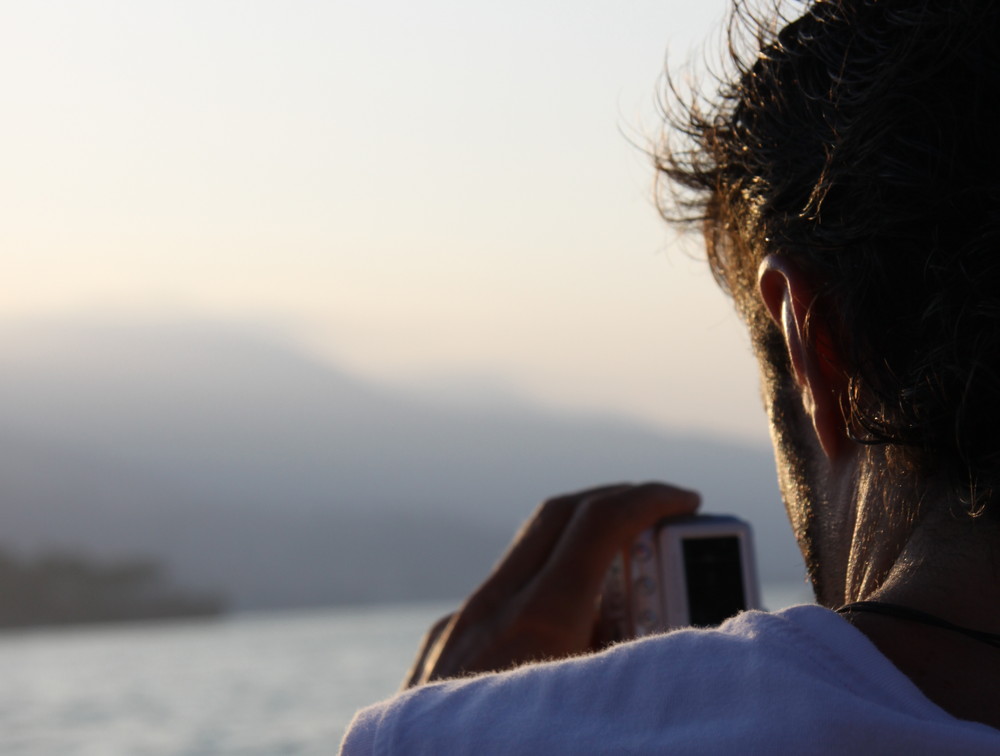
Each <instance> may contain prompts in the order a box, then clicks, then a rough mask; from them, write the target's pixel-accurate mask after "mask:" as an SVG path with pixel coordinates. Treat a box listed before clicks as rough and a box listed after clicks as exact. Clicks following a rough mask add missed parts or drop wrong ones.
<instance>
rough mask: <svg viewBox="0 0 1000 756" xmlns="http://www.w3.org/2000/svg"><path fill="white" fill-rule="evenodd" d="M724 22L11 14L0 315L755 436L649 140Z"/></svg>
mask: <svg viewBox="0 0 1000 756" xmlns="http://www.w3.org/2000/svg"><path fill="white" fill-rule="evenodd" d="M724 7H725V2H723V1H722V0H699V2H697V3H695V2H691V1H690V0H660V1H659V2H648V1H646V0H631V1H630V2H627V3H622V2H618V1H615V0H577V1H576V2H572V3H571V2H563V1H562V0H559V1H551V0H511V1H510V2H505V3H486V2H469V1H468V0H462V1H461V2H459V0H427V1H425V2H420V3H414V2H404V0H381V1H378V2H374V1H372V0H351V1H350V2H344V1H338V0H323V1H322V2H319V1H318V0H310V1H300V0H288V1H286V2H281V3H279V2H263V1H262V0H197V2H195V1H193V0H171V2H159V3H152V2H142V3H137V2H129V1H127V0H88V1H87V2H79V0H64V1H62V2H59V1H56V0H32V2H14V1H13V0H0V91H2V92H3V99H2V100H0V160H2V165H3V170H2V172H0V202H2V205H3V208H4V209H3V214H2V215H3V222H2V223H0V248H2V250H3V253H2V260H3V262H2V280H3V284H4V286H3V291H4V295H3V297H2V298H0V318H4V319H8V320H16V319H24V318H34V317H38V316H45V317H47V318H51V317H52V316H53V315H57V316H60V317H67V318H70V317H73V318H79V317H81V315H80V313H92V312H100V313H101V314H102V316H105V317H107V316H109V315H111V316H113V317H121V318H132V319H135V318H144V317H149V318H163V317H173V316H177V317H184V318H187V319H190V318H191V317H196V318H204V319H206V320H210V319H218V318H224V319H227V320H237V321H243V320H248V321H252V322H254V323H259V324H260V325H261V327H262V328H268V329H270V330H271V331H272V332H273V331H274V330H275V329H277V330H279V331H280V332H282V333H284V334H286V335H287V337H288V338H289V339H292V340H294V341H295V342H296V343H298V344H300V345H301V346H302V347H303V348H306V349H309V350H311V351H313V352H314V353H315V354H317V355H321V356H322V357H323V358H324V359H329V360H330V361H331V362H333V363H335V364H337V365H340V366H343V367H346V368H348V369H350V370H352V371H355V372H357V373H360V374H362V375H364V376H369V377H374V378H378V379H379V380H382V381H389V382H393V383H400V384H406V383H413V382H416V383H419V384H420V385H423V386H427V387H434V388H437V389H445V388H447V389H448V390H449V391H456V392H459V393H463V394H464V393H475V392H477V391H480V390H488V391H504V392H506V391H510V392H515V393H520V394H524V395H528V396H531V397H534V398H535V399H537V400H540V401H543V402H547V403H553V404H557V405H560V406H568V407H583V408H589V409H598V410H602V411H603V410H607V411H612V412H623V413H628V414H629V415H631V416H634V417H640V418H645V419H647V420H648V421H650V422H653V423H656V424H658V425H661V426H664V427H683V428H696V429H700V430H703V431H706V432H713V433H723V434H727V435H732V436H739V437H742V438H751V439H758V440H763V439H764V438H765V433H764V426H763V420H762V413H761V411H760V408H759V401H758V399H757V389H756V382H755V380H756V378H755V371H754V367H753V363H752V359H751V357H750V356H749V351H748V347H747V345H746V341H745V337H744V335H743V333H742V330H741V327H740V326H739V324H738V322H737V321H736V318H735V316H734V315H733V314H732V312H731V308H730V306H729V303H728V302H727V301H726V300H725V299H724V298H723V297H722V296H721V295H720V294H719V293H718V292H717V291H716V290H715V287H714V285H713V284H712V283H711V281H710V278H709V276H708V274H707V270H706V269H705V267H704V264H703V263H702V262H700V261H698V260H697V259H694V256H695V255H696V250H697V244H696V243H695V244H692V242H696V240H694V239H691V240H689V241H688V242H687V243H688V245H689V251H687V252H685V251H684V249H683V248H682V246H681V245H679V244H678V243H677V240H676V238H675V237H674V236H673V235H672V234H671V233H669V232H668V230H667V229H666V227H665V226H664V224H663V223H662V221H660V219H659V218H658V217H657V215H656V213H655V210H654V209H653V206H652V203H651V187H652V172H651V169H650V165H649V160H648V158H646V157H645V156H644V155H643V154H642V152H641V150H639V149H637V147H636V146H635V143H638V144H639V145H642V144H644V143H645V140H646V139H647V138H649V137H653V136H655V134H656V130H657V127H658V123H657V118H656V109H655V98H656V93H657V88H658V86H659V85H660V83H661V82H660V79H659V75H660V72H661V70H662V68H663V63H664V57H665V52H666V49H667V45H668V43H669V44H670V47H671V53H672V55H673V56H675V57H676V58H677V59H678V60H681V59H685V58H687V57H689V56H690V55H691V54H692V53H694V54H696V55H697V51H698V49H699V48H698V45H699V44H700V42H701V41H702V40H704V39H705V38H706V37H707V36H709V35H712V36H717V30H716V27H717V22H718V20H719V19H720V18H721V16H722V13H723V10H724ZM691 249H693V250H695V253H692V252H691V251H690V250H691Z"/></svg>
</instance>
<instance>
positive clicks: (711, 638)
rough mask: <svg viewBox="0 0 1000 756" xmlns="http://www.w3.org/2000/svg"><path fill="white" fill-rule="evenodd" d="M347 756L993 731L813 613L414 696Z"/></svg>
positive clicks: (914, 746) (811, 743)
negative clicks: (950, 708)
mask: <svg viewBox="0 0 1000 756" xmlns="http://www.w3.org/2000/svg"><path fill="white" fill-rule="evenodd" d="M342 753H343V754H347V755H348V756H358V755H360V754H404V753H405V754H448V755H449V756H451V755H452V754H475V755H476V756H486V755H487V754H501V753H502V754H553V753H572V754H589V753H601V754H608V753H628V754H643V753H681V754H719V753H739V754H774V753H795V754H845V753H846V754H853V755H855V756H856V755H860V754H905V755H906V756H917V755H918V754H945V753H947V754H1000V730H996V729H993V728H992V727H988V726H986V725H983V724H978V723H973V722H966V721H963V720H959V719H956V718H955V717H953V716H951V715H950V714H948V713H946V712H945V711H944V710H942V709H941V708H939V707H938V706H936V705H935V704H933V703H931V702H930V701H929V700H928V699H927V698H926V697H925V696H924V695H923V693H922V692H921V691H920V690H919V689H918V688H917V687H916V686H915V685H914V684H913V683H912V682H911V681H910V680H909V678H907V677H906V676H905V675H903V674H902V673H901V672H900V671H899V670H897V669H896V668H895V667H894V666H893V665H892V663H891V662H890V661H889V660H888V659H886V658H885V657H884V656H882V654H881V653H880V652H879V651H878V650H877V649H876V648H875V646H874V645H872V643H871V641H869V640H868V638H867V637H866V636H865V635H864V634H862V633H861V632H860V631H858V630H856V629H855V628H854V627H853V626H851V625H850V624H849V623H848V622H846V621H845V620H844V619H843V618H841V617H840V616H839V615H837V614H835V613H833V612H831V611H829V610H827V609H823V608H821V607H818V606H811V605H810V606H798V607H792V608H791V609H785V610H783V611H781V612H777V613H774V614H768V613H765V612H746V613H744V614H742V615H740V616H738V617H736V618H734V619H732V620H729V621H728V622H726V623H725V624H723V625H722V626H721V627H720V628H718V629H714V630H681V631H676V632H673V633H668V634H666V635H659V636H653V637H650V638H645V639H642V640H639V641H633V642H630V643H624V644H621V645H618V646H615V647H613V648H611V649H609V650H607V651H604V652H602V653H600V654H593V655H587V656H580V657H576V658H573V659H569V660H565V661H560V662H551V663H547V664H534V665H528V666H525V667H520V668H518V669H515V670H512V671H510V672H505V673H500V674H489V675H479V676H477V677H471V678H463V679H461V680H452V681H447V682H443V683H436V684H433V685H425V686H421V687H418V688H413V689H411V690H408V691H406V692H404V693H402V694H400V695H398V696H396V697H395V698H392V699H389V700H388V701H384V702H382V703H380V704H376V705H375V706H371V707H369V708H367V709H363V710H362V711H360V712H359V713H358V714H357V715H356V716H355V719H354V722H353V724H352V725H351V729H350V730H349V731H348V733H347V735H346V737H345V739H344V742H343V744H342Z"/></svg>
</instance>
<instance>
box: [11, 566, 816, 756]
mask: <svg viewBox="0 0 1000 756" xmlns="http://www.w3.org/2000/svg"><path fill="white" fill-rule="evenodd" d="M808 600H809V596H808V592H807V591H806V590H805V588H804V586H801V585H793V586H765V589H764V602H765V605H766V606H768V607H769V608H772V609H777V608H781V607H784V606H789V605H792V604H796V603H804V602H806V601H808ZM451 608H452V607H451V606H450V605H448V604H442V603H429V604H405V605H392V606H377V607H364V608H349V609H347V608H339V609H325V610H312V611H297V612H280V613H279V612H274V613H266V614H233V615H230V616H226V617H222V618H215V619H204V620H186V621H176V622H155V623H152V622H151V623H138V624H122V625H105V626H84V627H63V628H53V629H35V630H23V631H16V632H11V631H8V632H4V633H0V754H3V755H4V756H53V755H54V754H59V756H125V755H126V754H127V755H128V756H168V755H169V756H207V755H208V754H212V755H213V756H215V755H224V756H236V755H237V754H239V756H256V755H258V754H259V755H260V756H265V755H266V756H281V755H285V754H287V755H289V756H291V755H292V754H295V755H296V756H313V755H314V754H315V755H316V756H318V755H319V754H324V756H326V755H328V754H331V753H336V751H337V747H338V745H339V743H340V740H341V738H342V736H343V733H344V730H345V729H346V727H347V725H348V724H349V722H350V720H351V717H352V716H353V714H354V712H355V711H356V710H357V709H358V708H360V707H362V706H364V705H366V704H369V703H373V702H375V701H378V700H381V699H383V698H385V697H387V696H389V695H392V693H393V692H395V691H396V690H398V688H399V686H400V683H401V681H402V678H403V675H404V673H405V672H406V670H407V668H408V666H409V664H410V661H411V660H412V657H413V654H414V652H415V650H416V648H417V646H418V645H419V643H420V639H421V637H422V636H423V634H424V632H425V630H426V629H427V627H428V626H429V625H430V624H431V623H432V622H433V621H434V620H436V619H437V618H439V617H440V616H442V615H443V614H445V613H446V612H447V611H449V610H450V609H451Z"/></svg>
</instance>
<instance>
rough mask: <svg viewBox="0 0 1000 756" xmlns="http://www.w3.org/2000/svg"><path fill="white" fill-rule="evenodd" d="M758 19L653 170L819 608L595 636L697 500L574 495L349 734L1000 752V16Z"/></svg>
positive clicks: (463, 742)
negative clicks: (600, 612)
mask: <svg viewBox="0 0 1000 756" xmlns="http://www.w3.org/2000/svg"><path fill="white" fill-rule="evenodd" d="M736 15H737V22H738V24H737V26H739V24H743V25H744V26H746V25H747V24H750V28H751V31H752V33H753V34H752V36H754V37H755V38H756V40H757V44H758V46H759V50H760V52H759V54H757V53H756V51H755V54H754V55H752V56H745V57H741V56H740V55H739V54H738V52H733V61H734V62H735V64H736V71H735V73H734V75H733V77H732V79H731V80H727V79H724V80H722V81H721V86H720V88H719V92H718V93H717V95H716V96H715V97H714V99H712V100H710V101H709V104H707V105H706V104H705V101H704V100H698V102H699V103H700V105H701V106H700V107H698V106H692V107H689V108H686V109H685V110H684V111H683V112H682V113H680V114H678V113H677V112H674V113H673V115H671V117H670V118H671V125H672V133H673V134H674V136H671V137H669V138H668V144H667V146H665V147H664V148H663V149H662V150H661V154H660V156H659V158H658V167H659V170H660V171H661V175H662V176H664V177H666V178H667V179H669V180H670V181H671V182H673V185H674V186H675V187H678V186H679V187H681V188H680V189H679V190H678V193H677V194H676V195H675V199H674V203H673V206H672V207H673V208H674V209H673V210H671V211H670V212H669V213H668V214H669V215H678V214H682V215H684V216H685V219H688V220H696V221H700V222H702V223H703V227H704V229H705V235H706V240H707V246H708V255H709V259H710V261H711V263H712V266H713V270H714V272H715V274H716V276H717V278H718V279H719V281H720V282H721V284H722V285H723V287H724V288H725V289H726V290H727V291H728V292H729V293H730V294H731V295H732V297H733V300H734V302H735V304H736V307H737V309H738V310H739V312H740V314H741V316H742V317H743V319H744V320H745V321H746V323H747V325H748V328H749V331H750V335H751V339H752V341H753V344H754V347H755V350H756V352H757V354H758V357H759V360H760V364H761V374H762V384H763V395H764V401H765V405H766V408H767V411H768V415H769V418H770V422H771V428H772V437H773V440H774V444H775V449H776V453H777V460H778V476H779V481H780V484H781V488H782V493H783V497H784V499H785V504H786V507H787V509H788V514H789V517H790V518H791V522H792V525H793V529H794V531H795V533H796V537H797V539H798V541H799V544H800V546H801V549H802V552H803V555H804V557H805V559H806V562H807V566H808V569H809V574H810V579H811V581H812V583H813V586H814V589H815V593H816V597H817V601H818V604H819V605H818V606H807V607H795V608H792V609H789V610H785V611H783V612H778V613H776V614H765V613H759V612H750V613H746V614H744V615H741V616H739V617H737V618H735V619H734V620H731V621H729V622H727V623H725V624H724V625H723V626H722V627H721V628H719V629H716V630H685V631H680V632H675V633H670V634H667V635H663V636H657V637H653V638H648V639H644V640H641V641H635V642H631V643H624V644H619V645H616V646H613V647H611V648H610V649H608V650H605V651H601V652H596V651H595V649H594V642H593V638H594V630H595V616H594V615H595V612H594V606H595V601H596V600H597V597H598V595H599V592H600V586H601V578H602V576H603V574H604V572H605V570H606V569H607V567H608V564H609V563H610V561H611V560H612V558H613V555H614V554H615V553H616V552H617V551H618V550H620V549H622V548H623V547H624V546H626V545H627V544H628V543H629V542H630V540H631V539H632V538H634V537H635V535H636V534H637V533H638V532H639V531H640V530H641V529H643V528H645V527H647V526H649V525H651V524H652V523H654V522H655V521H657V520H658V519H660V518H663V517H670V516H677V515H681V514H687V513H690V512H692V511H694V509H695V508H696V506H697V495H696V494H693V493H691V492H687V491H684V490H681V489H678V488H674V487H672V486H667V485H663V484H647V485H641V486H631V485H620V486H610V487H605V488H600V489H592V490H589V491H584V492H581V493H578V494H574V495H570V496H565V497H561V498H558V499H554V500H552V501H550V502H548V503H546V504H545V505H543V506H542V508H541V509H540V510H539V511H538V513H537V514H536V515H535V517H534V518H533V519H532V520H531V521H530V522H529V523H528V524H527V525H526V526H525V528H524V529H523V530H522V532H521V533H520V534H519V535H518V537H517V538H516V539H515V542H514V544H513V546H512V547H511V549H510V551H509V552H508V553H507V555H506V556H505V557H504V558H503V559H502V560H501V562H500V564H499V565H498V566H497V568H496V569H495V571H494V573H493V574H492V575H491V576H490V577H489V579H488V580H487V581H486V583H485V584H484V585H483V586H482V587H481V588H480V589H479V590H478V591H477V592H476V593H475V594H474V595H473V596H472V597H471V598H470V599H469V600H468V602H467V603H466V604H465V605H464V606H463V607H462V609H461V610H460V611H459V612H458V613H457V614H455V615H453V616H452V617H450V618H447V619H446V620H445V621H443V622H442V623H439V625H438V626H437V627H436V628H434V629H433V630H432V632H431V634H430V636H429V637H428V641H427V643H426V644H425V647H424V650H423V652H422V653H421V655H420V657H419V658H418V661H417V665H416V667H415V669H414V671H413V673H412V675H411V677H410V680H409V684H410V686H411V688H412V689H411V690H409V691H407V692H405V693H403V694H401V695H400V696H399V697H397V698H396V699H393V700H391V701H389V702H386V703H384V704H381V705H379V706H376V707H372V708H370V709H368V710H365V711H364V712H362V713H361V714H359V716H358V718H357V719H356V721H355V725H354V728H353V729H352V731H351V732H350V733H349V734H348V736H347V739H346V740H345V746H344V748H345V751H346V752H347V753H352V754H353V753H367V752H369V751H370V752H378V753H395V752H407V753H409V752H426V753H459V752H476V753H483V752H487V753H551V752H567V753H580V752H594V753H609V752H614V753H618V752H628V753H636V752H661V751H662V752H680V753H728V752H739V753H774V752H777V753H843V752H847V751H849V750H851V749H853V751H854V752H857V753H907V754H915V753H977V754H979V753H983V754H985V753H1000V730H998V729H996V728H1000V700H998V696H997V695H996V694H997V693H998V692H1000V527H998V525H1000V522H998V520H1000V489H998V488H997V484H998V483H1000V433H998V432H997V431H998V426H1000V422H998V420H1000V142H998V140H997V139H996V136H995V132H996V130H997V128H998V124H1000V104H998V103H1000V97H998V93H1000V45H998V43H997V40H998V39H1000V6H997V5H995V4H994V3H993V0H827V1H823V0H820V1H818V2H812V3H810V4H808V7H807V8H806V11H805V14H804V15H803V16H802V17H801V18H799V19H797V20H795V21H794V22H792V23H789V24H788V25H786V26H785V27H784V28H783V29H782V30H781V31H780V32H779V33H772V32H769V31H768V30H767V29H768V26H767V25H766V24H756V23H755V22H751V21H749V20H748V18H747V17H746V15H745V14H743V13H742V11H740V10H739V9H738V10H737V12H736ZM732 48H733V49H734V50H737V51H738V48H739V44H738V41H734V43H733V45H732ZM676 135H684V139H685V141H683V142H682V143H681V144H678V143H677V140H678V139H679V138H680V137H678V136H676ZM678 209H679V210H680V211H681V212H680V213H678V212H677V211H678ZM832 610H839V611H832ZM542 660H549V661H546V662H545V663H532V662H539V661H542ZM493 670H508V671H506V672H503V673H500V674H483V675H478V676H471V675H473V674H474V673H480V672H489V671H493ZM448 678H451V679H448ZM434 680H446V681H445V682H441V683H436V684H429V683H431V682H432V681H434Z"/></svg>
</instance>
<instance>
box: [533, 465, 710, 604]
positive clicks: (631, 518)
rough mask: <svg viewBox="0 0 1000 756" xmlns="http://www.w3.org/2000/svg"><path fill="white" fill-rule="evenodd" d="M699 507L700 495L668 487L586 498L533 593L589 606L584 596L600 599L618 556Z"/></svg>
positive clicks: (645, 486) (648, 486)
mask: <svg viewBox="0 0 1000 756" xmlns="http://www.w3.org/2000/svg"><path fill="white" fill-rule="evenodd" d="M699 503H700V497H699V495H698V494H697V493H696V492H694V491H688V490H685V489H682V488H677V487H675V486H669V485H666V484H664V483H646V484H643V485H640V486H633V487H630V488H629V489H627V490H624V491H619V492H616V493H612V494H609V495H607V496H602V497H595V498H591V499H587V500H586V502H585V503H584V504H583V505H582V506H580V507H579V508H578V509H577V511H576V512H575V515H574V517H573V518H572V520H571V521H570V522H569V523H568V524H567V526H566V531H565V533H564V535H563V538H562V539H561V540H560V542H559V544H558V545H557V546H556V547H555V549H554V550H553V552H552V556H551V558H550V559H549V561H548V562H547V563H546V565H545V568H544V569H543V570H542V571H541V572H540V573H539V575H538V579H537V580H536V581H535V583H534V585H533V591H535V592H536V596H537V598H538V599H539V600H542V601H556V602H558V603H560V604H563V603H567V604H572V605H573V606H574V607H584V606H586V602H582V601H581V600H580V597H581V596H588V595H591V596H594V597H596V596H597V594H598V593H599V592H600V587H601V584H602V582H603V580H604V576H605V574H606V573H607V571H608V568H609V567H610V565H611V561H612V560H613V559H614V557H615V554H616V553H618V552H619V551H621V550H623V549H625V548H627V547H628V546H629V545H630V544H631V543H632V542H633V541H635V539H636V537H637V536H638V535H639V533H641V532H642V531H643V530H645V529H646V528H650V527H652V526H653V525H655V524H656V523H657V522H659V521H660V520H663V519H667V518H671V517H680V516H684V515H691V514H694V512H695V511H696V510H697V508H698V505H699Z"/></svg>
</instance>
